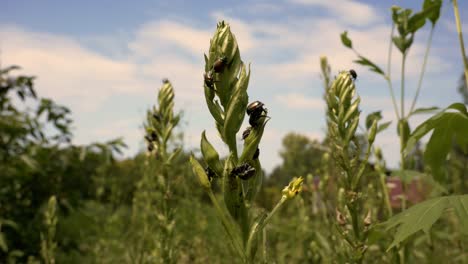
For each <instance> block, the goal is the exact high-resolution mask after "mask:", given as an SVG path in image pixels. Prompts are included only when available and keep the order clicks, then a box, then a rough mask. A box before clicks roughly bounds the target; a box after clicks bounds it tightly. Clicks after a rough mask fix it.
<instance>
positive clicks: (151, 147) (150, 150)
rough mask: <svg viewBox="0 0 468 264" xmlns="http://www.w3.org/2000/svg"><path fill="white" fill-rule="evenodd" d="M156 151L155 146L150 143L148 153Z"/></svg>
mask: <svg viewBox="0 0 468 264" xmlns="http://www.w3.org/2000/svg"><path fill="white" fill-rule="evenodd" d="M153 150H154V146H153V144H151V143H149V144H148V152H152V151H153Z"/></svg>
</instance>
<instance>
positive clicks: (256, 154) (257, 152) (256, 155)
mask: <svg viewBox="0 0 468 264" xmlns="http://www.w3.org/2000/svg"><path fill="white" fill-rule="evenodd" d="M258 156H260V149H259V148H257V150H256V151H255V153H254V155H253V157H252V158H253V159H254V160H256V159H258Z"/></svg>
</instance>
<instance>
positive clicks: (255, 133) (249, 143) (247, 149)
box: [239, 117, 269, 164]
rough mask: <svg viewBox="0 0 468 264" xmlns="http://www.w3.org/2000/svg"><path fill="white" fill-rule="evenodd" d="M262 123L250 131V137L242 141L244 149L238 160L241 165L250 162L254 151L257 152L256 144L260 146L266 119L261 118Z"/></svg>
mask: <svg viewBox="0 0 468 264" xmlns="http://www.w3.org/2000/svg"><path fill="white" fill-rule="evenodd" d="M262 118H263V122H262V123H261V124H260V125H258V126H256V127H253V128H252V130H251V131H250V135H249V136H248V137H247V138H246V139H245V141H244V149H243V150H242V154H241V156H240V158H239V163H240V164H242V163H244V162H246V161H248V160H251V159H252V157H253V155H254V154H255V151H257V148H258V144H260V140H261V139H262V136H263V131H264V129H265V125H266V123H267V122H268V120H269V119H268V118H266V117H262Z"/></svg>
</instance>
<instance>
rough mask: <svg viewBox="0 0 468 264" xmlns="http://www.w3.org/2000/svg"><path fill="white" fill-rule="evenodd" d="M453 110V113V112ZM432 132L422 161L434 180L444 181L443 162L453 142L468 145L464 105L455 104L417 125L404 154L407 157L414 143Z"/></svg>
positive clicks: (467, 123) (467, 122) (467, 121)
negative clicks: (429, 169)
mask: <svg viewBox="0 0 468 264" xmlns="http://www.w3.org/2000/svg"><path fill="white" fill-rule="evenodd" d="M453 110H455V111H453ZM431 131H433V133H432V135H431V138H430V139H429V142H428V144H427V146H426V150H425V152H424V160H425V161H426V162H427V163H428V164H429V166H430V167H431V169H432V173H433V175H434V177H435V179H436V180H438V181H442V180H443V179H444V162H445V160H446V157H447V155H448V153H449V151H450V149H451V145H452V142H453V140H454V139H455V140H456V142H458V143H461V144H462V147H463V145H468V139H466V138H467V137H466V135H468V111H467V109H466V107H465V105H463V104H461V103H455V104H452V105H450V106H449V107H447V108H446V109H444V110H443V111H441V112H439V113H438V114H436V115H434V116H432V117H431V118H429V119H428V120H426V121H425V122H423V123H422V124H421V125H419V126H418V127H417V128H416V129H415V130H414V132H413V133H412V134H411V135H410V137H409V139H408V142H407V144H406V147H405V149H404V154H405V155H408V153H409V151H411V150H412V149H413V148H414V146H415V145H416V143H417V142H418V141H419V140H420V139H421V138H422V137H423V136H425V135H427V134H428V133H429V132H431Z"/></svg>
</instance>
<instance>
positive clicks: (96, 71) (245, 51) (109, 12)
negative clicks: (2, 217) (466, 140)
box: [0, 0, 468, 171]
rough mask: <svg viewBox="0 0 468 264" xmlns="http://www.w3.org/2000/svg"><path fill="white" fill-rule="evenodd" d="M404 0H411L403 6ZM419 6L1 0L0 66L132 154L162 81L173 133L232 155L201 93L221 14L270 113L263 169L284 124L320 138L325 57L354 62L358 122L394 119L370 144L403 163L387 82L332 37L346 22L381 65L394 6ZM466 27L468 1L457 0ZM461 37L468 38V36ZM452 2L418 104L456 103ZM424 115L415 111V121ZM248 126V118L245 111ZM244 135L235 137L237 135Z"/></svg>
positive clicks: (458, 70) (341, 66) (458, 64)
mask: <svg viewBox="0 0 468 264" xmlns="http://www.w3.org/2000/svg"><path fill="white" fill-rule="evenodd" d="M408 4H410V5H409V6H408ZM391 5H400V6H402V7H408V8H414V9H416V10H419V8H420V6H421V5H422V1H357V0H327V1H322V0H277V1H265V0H261V1H259V0H241V1H239V0H237V1H206V0H205V1H182V0H171V1H163V0H156V1H155V0H152V1H150V0H141V1H123V0H101V1H91V0H81V1H60V0H43V1H33V0H29V1H27V0H1V1H0V6H1V10H2V14H1V16H0V50H1V54H0V59H1V65H2V66H7V65H19V66H21V67H22V71H21V72H20V73H21V74H26V75H34V76H37V79H36V89H37V92H38V93H39V95H40V96H42V97H48V98H52V99H54V100H55V101H56V102H58V103H60V104H63V105H66V106H68V107H69V108H70V109H71V110H72V116H73V119H74V124H73V133H74V143H75V144H86V143H91V142H96V141H101V142H102V141H106V140H110V139H113V138H117V137H123V138H124V140H125V142H126V143H127V145H128V146H129V147H128V149H127V150H126V151H125V155H126V156H129V157H130V156H132V155H134V154H135V153H137V152H138V151H141V150H142V149H144V141H143V129H142V123H143V119H144V116H145V112H146V109H148V108H149V107H151V106H152V105H153V104H155V103H156V95H157V91H158V89H159V88H160V87H161V84H162V83H161V80H162V79H163V78H169V80H170V81H171V82H172V84H173V86H174V89H175V97H176V98H175V104H176V106H175V107H176V110H177V111H183V122H182V126H181V127H180V130H179V131H183V132H184V143H185V145H186V147H187V149H188V150H195V149H197V148H198V146H199V142H200V135H201V132H202V131H203V130H206V131H207V136H208V139H209V140H210V141H211V142H213V143H214V145H215V146H216V147H217V148H219V149H222V150H221V151H220V152H221V153H222V154H223V153H224V154H225V153H227V149H226V148H225V147H224V146H223V144H222V142H221V140H219V138H218V135H217V132H216V130H215V127H214V121H213V119H212V118H211V116H210V114H209V112H208V110H207V107H206V105H205V102H204V97H203V96H204V95H203V88H202V85H203V70H204V59H203V54H204V53H206V52H207V50H208V48H209V40H210V38H211V37H212V36H213V33H214V31H215V29H216V24H217V22H218V21H220V20H225V21H226V22H228V23H229V24H230V26H231V31H232V32H233V33H234V34H235V36H236V39H237V41H238V43H239V48H240V54H241V57H242V60H243V61H244V62H246V63H250V64H251V77H250V83H249V90H248V91H249V100H250V101H255V100H260V101H262V102H263V103H265V105H266V107H267V108H268V114H269V116H270V117H271V120H270V121H269V123H268V124H267V128H266V130H265V134H264V137H263V139H262V143H261V145H260V149H261V156H260V160H261V162H262V164H263V167H264V168H265V169H266V170H267V171H271V170H272V169H273V168H274V167H275V166H277V165H279V164H280V163H281V158H280V156H279V152H280V150H281V148H282V143H281V142H282V138H283V137H284V136H285V135H286V134H287V133H289V132H296V133H301V134H304V135H306V136H308V137H310V138H311V139H317V140H321V139H323V138H324V133H325V132H324V131H325V126H326V124H325V115H324V114H325V110H324V107H325V105H324V102H323V100H322V95H323V87H322V81H321V79H320V68H319V58H320V56H327V57H328V59H329V62H330V64H331V66H332V73H333V74H337V73H338V72H339V71H341V70H348V69H351V68H352V69H355V70H356V72H357V73H358V79H357V81H356V86H357V90H358V93H359V96H360V97H361V102H362V103H361V110H362V114H363V116H362V120H364V119H365V115H367V114H368V113H370V112H373V111H377V110H381V111H382V114H383V116H384V120H385V121H392V120H393V123H392V126H391V127H390V128H389V129H388V130H387V131H385V132H384V133H382V134H380V135H378V138H377V140H376V143H375V144H376V145H377V146H379V147H381V148H382V149H383V150H384V155H385V158H386V159H387V163H388V165H389V166H391V167H395V166H397V165H398V159H399V143H398V137H397V135H396V132H395V131H396V126H395V124H396V122H395V114H394V110H393V108H392V103H391V100H390V96H389V90H388V86H387V84H386V82H385V81H384V80H383V78H382V77H380V76H377V75H375V74H373V73H372V72H370V71H369V70H367V69H366V68H363V67H361V66H359V65H356V64H354V63H353V60H354V59H355V55H354V53H353V52H352V51H351V50H349V49H347V48H345V47H344V46H343V45H342V44H341V42H340V38H339V35H340V33H342V32H343V31H345V30H347V31H348V32H349V33H348V34H349V36H350V38H351V39H352V40H353V45H354V47H355V48H356V49H357V50H358V51H359V52H360V53H362V54H363V55H365V56H367V57H368V58H370V59H372V60H373V61H374V62H376V63H377V64H378V65H380V66H381V67H382V68H384V69H385V68H386V62H387V50H388V45H389V36H390V30H391V20H390V6H391ZM459 5H460V11H461V18H462V22H463V30H464V34H465V37H468V2H467V1H459ZM429 28H430V26H429V24H428V25H426V26H425V27H424V29H423V30H421V31H419V32H418V33H417V34H416V38H415V42H414V44H413V46H412V47H411V50H410V54H409V57H408V63H407V67H406V82H405V85H406V96H405V98H406V100H405V104H406V108H407V109H408V107H409V105H410V104H411V101H412V98H413V96H414V93H415V90H416V86H417V81H418V78H419V74H420V69H421V64H422V61H423V56H424V52H425V47H426V42H427V39H428V37H429ZM467 42H468V41H467ZM392 61H393V62H394V63H393V65H392V67H391V70H392V78H393V85H394V87H395V89H396V90H395V92H396V96H397V99H398V101H399V100H400V93H399V89H400V85H399V84H400V74H399V73H400V70H401V68H400V62H401V56H400V55H399V54H398V52H396V50H395V49H394V52H393V56H392ZM462 67H463V66H462V60H461V56H460V47H459V43H458V37H457V33H456V30H455V22H454V14H453V8H452V6H451V2H450V1H444V6H443V8H442V13H441V18H440V21H439V23H438V24H437V26H436V29H435V32H434V37H433V43H432V46H431V53H430V57H429V61H428V66H427V71H426V75H425V79H424V81H423V83H422V92H421V95H420V99H419V101H418V103H417V106H416V107H431V106H439V107H445V106H448V105H449V104H450V103H452V102H454V101H461V97H460V95H459V94H458V93H457V90H456V87H457V85H458V82H459V79H460V76H461V74H462ZM427 117H428V116H415V117H413V118H411V119H410V124H411V126H412V127H413V128H414V127H416V125H417V124H419V123H421V122H422V121H424V120H425V119H426V118H427ZM244 122H245V123H244V125H243V128H245V127H246V126H247V118H246V119H245V121H244ZM241 132H242V129H241V131H240V133H239V136H238V138H239V140H240V137H241V136H240V134H241Z"/></svg>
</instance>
